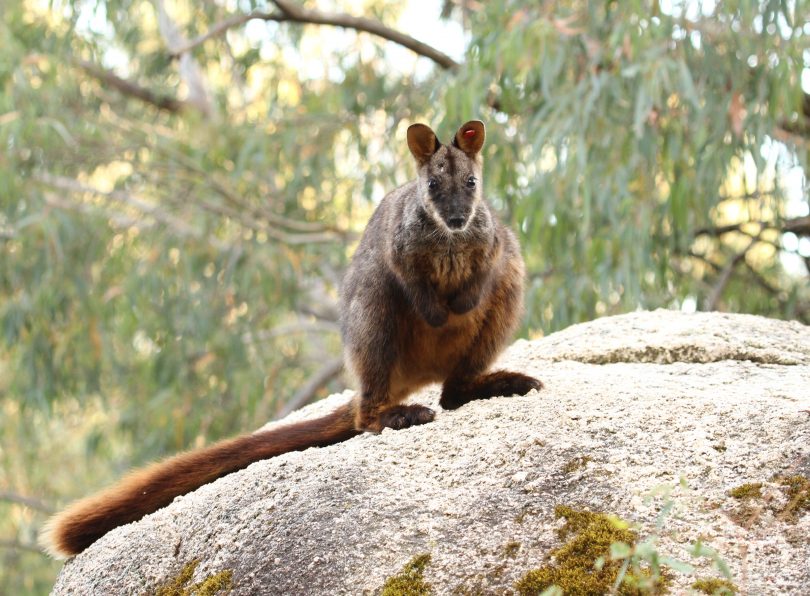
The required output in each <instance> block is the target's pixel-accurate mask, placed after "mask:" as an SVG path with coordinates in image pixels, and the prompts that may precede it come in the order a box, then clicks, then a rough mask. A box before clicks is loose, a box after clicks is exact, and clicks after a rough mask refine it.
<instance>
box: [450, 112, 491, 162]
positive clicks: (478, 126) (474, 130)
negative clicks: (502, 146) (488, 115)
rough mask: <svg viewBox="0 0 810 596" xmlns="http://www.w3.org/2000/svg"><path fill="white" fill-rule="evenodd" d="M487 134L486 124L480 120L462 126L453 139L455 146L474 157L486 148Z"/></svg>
mask: <svg viewBox="0 0 810 596" xmlns="http://www.w3.org/2000/svg"><path fill="white" fill-rule="evenodd" d="M486 136H487V133H486V129H485V128H484V123H483V122H481V121H480V120H470V121H469V122H466V123H464V124H462V125H461V128H459V129H458V132H457V133H456V138H455V139H453V145H455V146H456V147H458V148H459V149H461V150H462V151H463V152H464V153H466V154H467V155H469V156H470V157H474V156H475V155H477V154H478V152H479V151H481V147H483V146H484V139H485V138H486Z"/></svg>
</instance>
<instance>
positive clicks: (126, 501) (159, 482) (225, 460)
mask: <svg viewBox="0 0 810 596" xmlns="http://www.w3.org/2000/svg"><path fill="white" fill-rule="evenodd" d="M357 434H359V431H356V430H354V416H353V412H352V406H351V404H347V405H345V406H342V407H340V408H338V409H337V410H335V411H334V412H332V413H331V414H327V415H326V416H323V417H321V418H316V419H314V420H306V421H303V422H298V423H295V424H290V425H287V426H282V427H280V428H275V429H272V430H268V431H264V432H260V433H256V434H252V435H246V436H242V437H237V438H235V439H227V440H225V441H220V442H219V443H214V444H213V445H211V446H209V447H204V448H202V449H199V450H197V451H188V452H186V453H181V454H179V455H175V456H173V457H170V458H169V459H167V460H165V461H162V462H158V463H154V464H152V465H150V466H148V467H146V468H143V469H141V470H135V471H134V472H131V473H130V474H129V475H127V476H125V477H124V478H123V479H122V480H121V481H120V482H118V483H117V484H115V485H113V486H111V487H109V488H107V489H105V490H103V491H101V492H99V493H97V494H95V495H91V496H89V497H86V498H84V499H81V500H79V501H76V502H75V503H73V504H71V505H70V506H68V508H67V509H65V510H64V511H62V512H61V513H58V514H57V515H55V516H54V517H52V518H51V519H50V520H48V522H47V523H46V524H45V527H44V529H43V531H42V533H41V535H40V544H41V545H42V546H43V547H44V548H45V550H46V551H47V552H48V553H49V554H51V555H52V556H54V557H57V558H64V557H68V556H71V555H76V554H78V553H80V552H82V551H83V550H84V549H86V548H87V547H88V546H90V545H91V544H93V543H94V542H95V541H96V540H98V539H99V538H101V537H102V536H104V534H106V533H107V532H109V531H110V530H112V529H113V528H117V527H118V526H122V525H124V524H128V523H130V522H133V521H137V520H139V519H141V518H142V517H143V516H144V515H146V514H148V513H152V512H153V511H157V510H158V509H160V508H161V507H165V506H166V505H168V504H169V503H171V502H172V500H173V499H174V498H175V497H177V496H179V495H184V494H186V493H189V492H191V491H193V490H195V489H197V488H199V487H201V486H202V485H204V484H208V483H209V482H212V481H213V480H216V479H217V478H220V477H221V476H225V475H226V474H230V473H231V472H235V471H237V470H241V469H242V468H245V467H247V466H248V465H250V464H251V463H253V462H255V461H259V460H262V459H267V458H270V457H274V456H276V455H281V454H282V453H288V452H290V451H300V450H302V449H306V448H307V447H323V446H326V445H332V444H334V443H340V442H341V441H345V440H347V439H349V438H351V437H353V436H355V435H357Z"/></svg>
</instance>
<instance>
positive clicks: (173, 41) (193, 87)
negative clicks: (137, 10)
mask: <svg viewBox="0 0 810 596" xmlns="http://www.w3.org/2000/svg"><path fill="white" fill-rule="evenodd" d="M154 3H155V8H156V10H157V17H158V29H160V34H161V36H162V37H163V41H165V42H166V45H167V46H168V48H169V51H170V52H172V55H175V56H179V57H180V65H179V68H178V70H179V72H180V78H181V79H182V80H183V81H184V82H185V83H186V86H187V87H188V103H190V104H192V105H194V106H195V107H196V108H197V109H198V110H199V111H200V112H202V113H203V114H205V115H206V116H210V115H211V114H212V113H213V110H214V108H213V104H212V103H211V97H210V94H209V93H208V89H207V86H206V84H205V77H204V76H203V73H202V69H201V68H200V65H199V64H197V61H196V60H195V59H194V57H193V56H192V55H191V54H190V53H189V52H178V51H177V48H179V47H182V46H184V45H186V44H187V43H188V42H187V41H186V39H185V38H184V37H183V35H182V34H181V33H180V29H178V27H177V25H176V24H175V23H174V21H173V20H172V19H171V17H170V16H169V13H168V12H166V7H165V6H164V4H163V0H154Z"/></svg>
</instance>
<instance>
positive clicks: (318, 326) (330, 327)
mask: <svg viewBox="0 0 810 596" xmlns="http://www.w3.org/2000/svg"><path fill="white" fill-rule="evenodd" d="M339 331H340V328H339V327H338V326H337V325H336V324H335V323H332V322H329V321H312V322H308V321H302V322H298V323H287V324H286V325H276V326H275V327H273V328H272V329H264V330H261V331H255V332H252V331H248V332H246V333H243V334H242V341H243V342H244V343H246V344H252V343H258V342H261V341H270V340H271V339H275V338H276V337H281V336H283V335H293V334H296V333H338V332H339Z"/></svg>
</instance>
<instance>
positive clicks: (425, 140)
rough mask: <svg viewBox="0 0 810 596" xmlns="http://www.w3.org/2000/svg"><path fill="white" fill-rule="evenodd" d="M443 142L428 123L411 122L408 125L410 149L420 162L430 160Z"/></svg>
mask: <svg viewBox="0 0 810 596" xmlns="http://www.w3.org/2000/svg"><path fill="white" fill-rule="evenodd" d="M439 147H441V144H440V143H439V139H437V138H436V134H435V133H434V132H433V131H432V130H430V127H429V126H427V125H426V124H411V125H410V126H409V127H408V149H410V150H411V153H412V154H413V156H414V157H415V158H416V162H417V163H418V164H420V165H421V164H423V163H425V162H426V161H428V160H429V159H430V158H431V157H432V156H433V154H434V153H436V151H438V149H439Z"/></svg>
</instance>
